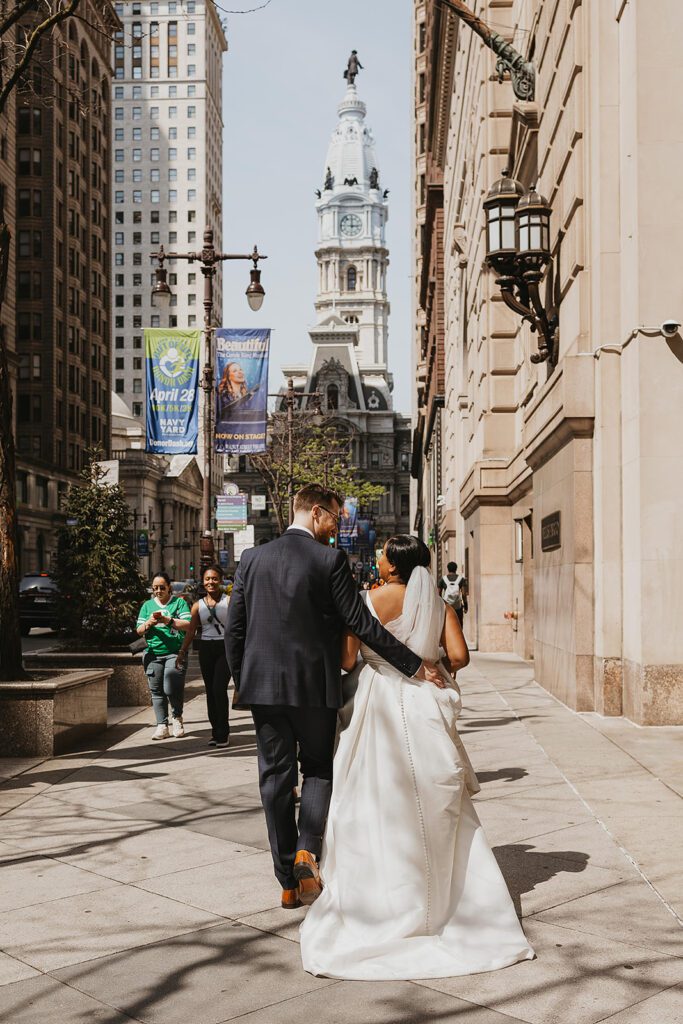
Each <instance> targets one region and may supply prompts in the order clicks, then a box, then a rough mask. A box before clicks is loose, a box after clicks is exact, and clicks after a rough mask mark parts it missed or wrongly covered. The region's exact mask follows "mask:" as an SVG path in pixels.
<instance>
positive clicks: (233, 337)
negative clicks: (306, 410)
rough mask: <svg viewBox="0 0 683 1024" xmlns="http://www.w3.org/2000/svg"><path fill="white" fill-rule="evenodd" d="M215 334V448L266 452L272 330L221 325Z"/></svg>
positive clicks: (243, 452) (224, 450)
mask: <svg viewBox="0 0 683 1024" xmlns="http://www.w3.org/2000/svg"><path fill="white" fill-rule="evenodd" d="M215 334H216V369H215V385H216V429H215V434H214V438H215V442H214V446H215V449H216V451H217V452H222V453H233V454H236V455H248V454H249V453H250V452H264V451H265V450H266V424H267V419H268V411H267V410H268V353H269V349H270V330H269V329H268V328H250V327H245V328H244V329H243V330H240V329H238V328H236V327H219V328H218V330H217V331H216V332H215Z"/></svg>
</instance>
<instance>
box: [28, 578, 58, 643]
mask: <svg viewBox="0 0 683 1024" xmlns="http://www.w3.org/2000/svg"><path fill="white" fill-rule="evenodd" d="M59 601H60V597H59V590H58V589H57V584H56V583H55V581H54V580H53V578H52V576H50V574H49V573H48V572H27V573H26V575H25V576H22V577H21V580H20V581H19V622H20V626H21V635H22V636H28V634H29V632H30V631H31V628H32V627H33V626H47V627H49V628H50V629H59V628H60V621H59V620H60V615H59Z"/></svg>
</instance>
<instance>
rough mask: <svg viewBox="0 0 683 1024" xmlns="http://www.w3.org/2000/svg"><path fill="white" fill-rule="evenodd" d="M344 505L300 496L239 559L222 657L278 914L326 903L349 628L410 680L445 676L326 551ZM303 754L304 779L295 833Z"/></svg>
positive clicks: (325, 493)
mask: <svg viewBox="0 0 683 1024" xmlns="http://www.w3.org/2000/svg"><path fill="white" fill-rule="evenodd" d="M343 503H344V499H343V498H342V496H341V495H340V494H338V493H337V492H336V491H333V490H330V489H329V488H327V487H322V486H320V485H319V484H309V485H308V486H306V487H303V488H302V489H301V490H300V491H299V492H298V494H296V495H295V498H294V522H293V523H292V525H291V526H290V527H289V529H288V530H287V531H286V532H285V533H284V534H283V535H282V536H281V537H279V538H278V539H277V540H274V541H271V542H270V543H269V544H265V545H262V546H260V547H256V548H251V549H250V550H248V551H245V553H244V554H243V555H242V559H241V561H240V564H239V569H238V570H237V575H236V577H235V584H234V587H233V591H232V597H231V599H230V609H229V613H228V625H227V629H226V631H225V648H226V653H227V659H228V664H229V665H230V670H231V673H232V677H233V680H234V682H235V689H236V690H237V691H238V692H239V700H240V703H242V704H248V705H249V706H250V708H251V713H252V715H253V718H254V725H255V727H256V743H257V747H258V765H259V786H260V790H261V801H262V803H263V809H264V811H265V814H266V823H267V825H268V839H269V841H270V848H271V851H272V855H273V863H274V867H275V875H276V877H277V879H278V881H279V882H280V885H281V886H282V890H283V892H282V906H283V907H285V908H291V907H298V906H300V905H301V904H302V903H304V904H310V903H312V902H313V900H314V899H315V898H316V897H317V896H318V895H319V894H320V891H321V888H322V886H321V882H320V875H319V872H318V866H317V862H318V858H319V856H320V850H321V847H322V837H323V831H324V828H325V820H326V818H327V811H328V807H329V803H330V797H331V795H332V757H333V753H334V738H335V731H336V724H337V709H338V708H339V707H341V705H342V704H343V699H342V688H341V640H342V634H343V632H344V628H345V627H346V628H348V629H349V630H350V631H351V632H352V633H354V634H355V635H356V636H358V637H360V639H361V640H362V641H363V642H364V643H365V644H367V645H368V647H371V648H372V649H373V650H374V651H376V653H377V654H379V655H380V656H381V657H382V658H384V659H385V660H386V661H388V662H389V663H390V664H391V665H393V666H394V668H396V669H398V671H399V672H402V673H403V674H404V675H407V676H415V677H416V678H419V679H425V678H426V679H429V680H430V681H432V682H434V681H436V680H437V679H438V678H439V675H438V672H437V670H436V668H435V666H432V665H431V664H429V663H424V664H423V663H422V662H421V660H420V658H419V657H418V656H417V655H416V654H413V653H412V651H410V650H408V648H407V647H405V646H404V645H403V644H402V643H400V642H399V641H398V640H397V639H396V638H395V637H393V636H392V635H391V633H388V632H387V631H386V630H385V629H384V627H383V626H382V625H381V624H380V623H379V621H378V620H377V619H375V618H374V617H373V616H372V615H371V614H370V612H369V610H368V608H367V606H366V605H365V604H364V602H363V601H362V600H361V598H360V596H359V594H358V592H357V590H356V586H355V583H354V581H353V577H352V576H351V572H350V570H349V566H348V562H347V559H346V555H345V554H344V552H343V551H340V550H338V549H337V548H334V547H331V546H330V540H331V538H332V537H334V535H335V533H336V531H337V526H338V524H339V519H340V516H341V511H342V507H343ZM297 750H298V757H299V761H300V764H301V774H302V776H303V786H302V789H301V806H300V808H299V823H298V828H297V822H296V814H295V806H294V787H295V786H296V784H297V778H298V776H297Z"/></svg>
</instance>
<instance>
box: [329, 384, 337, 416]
mask: <svg viewBox="0 0 683 1024" xmlns="http://www.w3.org/2000/svg"><path fill="white" fill-rule="evenodd" d="M327 408H328V410H332V409H335V410H336V409H338V408H339V388H338V387H337V385H336V384H328V386H327Z"/></svg>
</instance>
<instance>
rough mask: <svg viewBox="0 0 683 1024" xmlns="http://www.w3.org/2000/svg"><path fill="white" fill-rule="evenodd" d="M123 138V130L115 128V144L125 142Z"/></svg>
mask: <svg viewBox="0 0 683 1024" xmlns="http://www.w3.org/2000/svg"><path fill="white" fill-rule="evenodd" d="M123 137H124V133H123V128H115V129H114V141H115V142H123Z"/></svg>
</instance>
